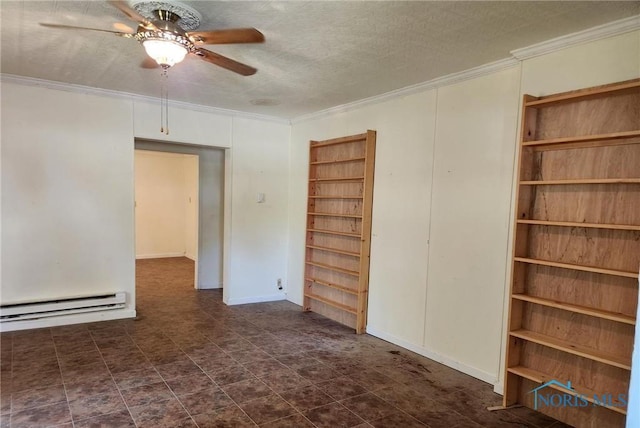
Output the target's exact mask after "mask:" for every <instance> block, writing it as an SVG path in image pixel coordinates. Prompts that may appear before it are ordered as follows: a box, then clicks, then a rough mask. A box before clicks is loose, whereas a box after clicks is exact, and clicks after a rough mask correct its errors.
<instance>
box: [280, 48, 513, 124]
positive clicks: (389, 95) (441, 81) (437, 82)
mask: <svg viewBox="0 0 640 428" xmlns="http://www.w3.org/2000/svg"><path fill="white" fill-rule="evenodd" d="M518 64H519V61H518V60H516V59H515V58H505V59H501V60H498V61H494V62H490V63H488V64H484V65H480V66H478V67H474V68H470V69H468V70H464V71H460V72H457V73H452V74H447V75H446V76H442V77H437V78H435V79H432V80H428V81H426V82H421V83H417V84H415V85H411V86H406V87H404V88H401V89H396V90H395V91H390V92H385V93H384V94H381V95H375V96H373V97H369V98H364V99H362V100H358V101H354V102H351V103H347V104H342V105H339V106H335V107H330V108H328V109H325V110H320V111H317V112H314V113H309V114H305V115H302V116H298V117H295V118H293V119H291V124H296V123H300V122H306V121H308V120H312V119H317V118H320V117H324V116H330V115H332V114H336V113H342V112H346V111H349V110H354V109H357V108H362V107H365V106H368V105H371V104H377V103H380V102H383V101H387V100H391V99H394V98H398V97H404V96H407V95H412V94H415V93H418V92H424V91H428V90H431V89H436V88H440V87H442V86H447V85H452V84H454V83H459V82H463V81H465V80H470V79H475V78H476V77H480V76H484V75H487V74H491V73H496V72H498V71H500V70H504V69H506V68H511V67H515V66H517V65H518Z"/></svg>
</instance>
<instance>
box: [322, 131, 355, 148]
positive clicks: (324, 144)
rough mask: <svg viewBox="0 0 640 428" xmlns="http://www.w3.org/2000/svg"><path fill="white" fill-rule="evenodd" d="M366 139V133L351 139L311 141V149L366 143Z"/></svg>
mask: <svg viewBox="0 0 640 428" xmlns="http://www.w3.org/2000/svg"><path fill="white" fill-rule="evenodd" d="M366 139H367V134H366V133H364V134H358V135H351V136H349V137H341V138H333V139H331V140H324V141H311V143H310V148H311V149H317V148H318V147H327V146H334V145H336V144H345V143H357V142H359V141H365V140H366Z"/></svg>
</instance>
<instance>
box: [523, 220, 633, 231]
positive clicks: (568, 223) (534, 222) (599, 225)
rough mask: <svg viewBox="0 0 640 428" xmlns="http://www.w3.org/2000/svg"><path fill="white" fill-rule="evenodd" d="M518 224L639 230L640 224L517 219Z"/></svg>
mask: <svg viewBox="0 0 640 428" xmlns="http://www.w3.org/2000/svg"><path fill="white" fill-rule="evenodd" d="M517 222H518V224H532V225H538V226H559V227H587V228H593V229H612V230H640V226H636V225H634V224H604V223H579V222H571V221H548V220H524V219H521V220H518V221H517Z"/></svg>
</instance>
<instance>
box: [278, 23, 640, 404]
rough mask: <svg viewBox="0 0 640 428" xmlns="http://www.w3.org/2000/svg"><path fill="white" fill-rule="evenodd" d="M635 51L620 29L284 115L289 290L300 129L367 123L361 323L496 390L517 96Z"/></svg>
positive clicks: (301, 165) (613, 77)
mask: <svg viewBox="0 0 640 428" xmlns="http://www.w3.org/2000/svg"><path fill="white" fill-rule="evenodd" d="M639 55H640V33H639V32H633V33H627V34H624V35H621V36H616V37H610V38H608V39H604V40H600V41H596V42H591V43H585V44H582V45H578V46H574V47H571V48H568V49H565V50H562V51H557V52H554V53H551V54H546V55H541V56H538V57H535V58H532V59H528V60H525V61H523V62H521V65H519V66H517V67H512V68H509V69H506V70H502V71H499V72H494V73H492V74H489V75H485V76H483V77H479V78H475V79H472V80H468V81H465V82H461V83H458V84H454V85H449V86H442V87H440V88H438V89H436V90H430V91H425V92H422V93H417V94H414V95H411V96H405V97H403V98H397V99H394V100H391V101H381V102H379V103H377V104H373V105H371V104H370V103H369V104H367V105H365V106H363V107H360V108H357V107H356V108H351V109H350V110H348V111H345V112H341V113H333V114H328V115H324V116H318V117H317V118H311V119H306V120H303V121H301V122H294V124H293V126H292V134H291V135H292V137H291V149H290V153H291V158H290V183H289V189H290V190H289V191H290V195H289V203H290V209H289V217H290V230H289V236H290V240H289V270H288V272H289V274H288V276H289V293H288V299H290V300H292V301H294V302H296V303H300V302H301V299H302V285H303V269H304V242H305V241H304V233H305V232H304V230H305V210H306V205H305V204H306V193H307V187H306V180H307V171H308V141H309V140H311V139H313V140H322V139H326V138H332V137H339V136H344V135H349V134H355V133H361V132H363V131H364V130H366V129H374V130H377V131H378V141H377V142H378V152H377V157H376V173H375V188H374V202H373V226H372V246H371V272H370V293H369V308H370V309H369V325H368V327H367V331H369V332H370V333H371V334H373V335H376V336H379V337H381V338H383V339H386V340H389V341H391V342H394V343H397V344H399V345H401V346H404V347H407V348H409V349H411V350H414V351H416V352H419V353H422V354H423V355H426V356H429V357H431V358H434V359H436V360H439V361H441V362H444V363H445V364H448V365H450V366H452V367H454V368H458V369H460V370H462V371H463V372H466V373H468V374H471V375H473V376H475V377H478V378H480V379H483V380H485V381H488V382H492V383H496V391H498V392H501V391H502V383H501V378H502V359H503V358H504V337H503V336H504V326H505V321H506V308H507V306H506V305H507V304H508V298H507V295H508V279H509V276H510V272H509V269H510V262H509V258H510V254H511V248H510V244H509V242H510V240H511V237H510V234H511V231H512V218H513V208H512V206H511V202H512V195H513V186H512V183H513V180H514V169H515V168H514V165H515V156H516V153H515V151H516V147H517V128H518V121H519V119H518V116H519V110H520V109H519V100H520V99H521V96H522V94H523V93H530V94H533V95H544V94H549V93H554V92H559V91H566V90H571V89H576V88H582V87H587V86H593V85H599V84H605V83H610V82H614V81H619V80H626V79H631V78H634V77H638V76H639V75H640V66H639V62H638V57H639ZM637 378H638V377H636V379H637Z"/></svg>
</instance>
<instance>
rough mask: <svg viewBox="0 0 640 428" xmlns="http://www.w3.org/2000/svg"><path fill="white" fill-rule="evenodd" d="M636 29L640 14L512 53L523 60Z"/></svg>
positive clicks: (639, 22)
mask: <svg viewBox="0 0 640 428" xmlns="http://www.w3.org/2000/svg"><path fill="white" fill-rule="evenodd" d="M635 30H640V15H634V16H630V17H628V18H624V19H619V20H617V21H612V22H609V23H606V24H603V25H598V26H597V27H592V28H587V29H586V30H582V31H578V32H576V33H571V34H567V35H564V36H560V37H556V38H555V39H550V40H546V41H544V42H540V43H536V44H535V45H531V46H527V47H525V48H520V49H514V50H512V51H511V52H510V53H511V55H512V56H513V57H514V58H516V59H517V60H520V61H523V60H525V59H529V58H534V57H537V56H540V55H545V54H548V53H551V52H555V51H559V50H561V49H565V48H568V47H570V46H575V45H578V44H581V43H587V42H592V41H595V40H600V39H605V38H607V37H612V36H617V35H619V34H624V33H628V32H630V31H635Z"/></svg>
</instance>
